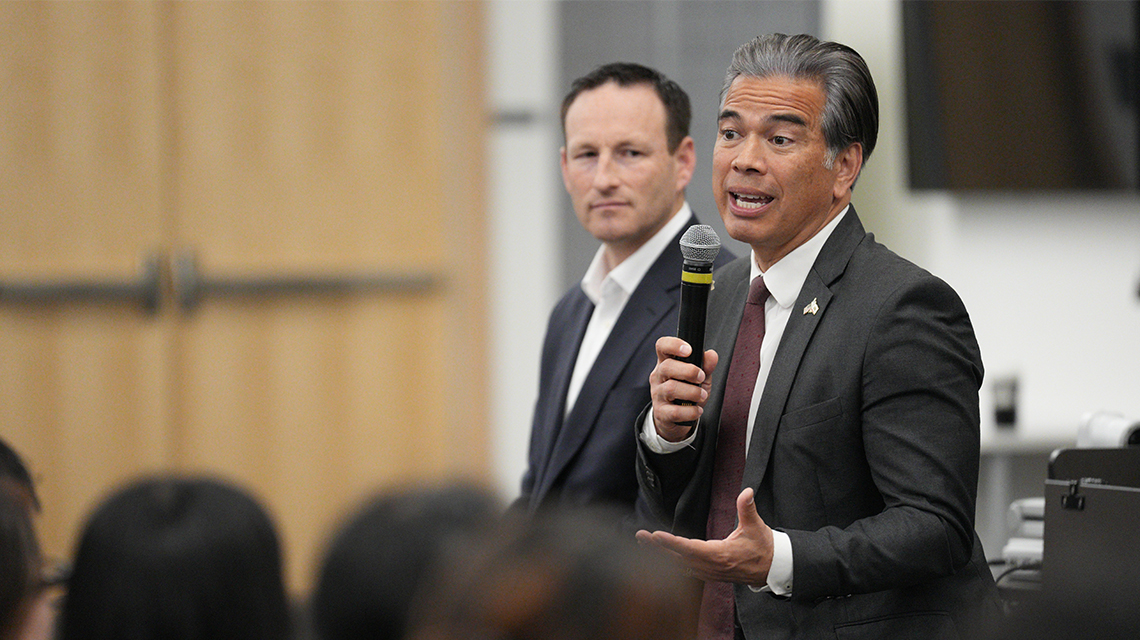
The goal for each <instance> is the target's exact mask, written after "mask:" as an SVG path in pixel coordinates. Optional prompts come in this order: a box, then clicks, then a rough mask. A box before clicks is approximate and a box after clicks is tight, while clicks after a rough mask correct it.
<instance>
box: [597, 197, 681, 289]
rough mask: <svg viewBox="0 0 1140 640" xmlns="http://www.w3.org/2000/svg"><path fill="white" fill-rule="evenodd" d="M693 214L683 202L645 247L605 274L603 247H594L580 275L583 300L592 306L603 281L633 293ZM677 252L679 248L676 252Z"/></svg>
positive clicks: (602, 285)
mask: <svg viewBox="0 0 1140 640" xmlns="http://www.w3.org/2000/svg"><path fill="white" fill-rule="evenodd" d="M692 215H693V213H692V210H691V209H690V208H689V203H688V202H687V201H686V202H684V203H682V204H681V208H680V209H679V210H678V211H677V213H675V214H673V217H672V218H670V219H669V222H666V223H665V226H664V227H661V228H660V229H659V230H658V231H657V233H655V234H653V237H652V238H650V239H649V240H647V241H646V242H645V244H643V245H641V246H640V247H638V249H637V251H634V252H633V254H631V255H630V256H629V257H628V258H626V259H625V260H622V261H621V264H619V265H618V266H616V267H614V268H613V269H612V270H610V272H609V273H608V274H607V273H605V268H606V260H605V255H604V254H605V250H606V247H605V245H602V246H600V247H598V251H597V252H596V253H595V254H594V259H593V261H592V262H590V268H588V269H586V274H585V275H583V276H582V291H584V292H585V293H586V297H588V298H589V299H590V301H591V302H593V303H594V304H598V302H599V301H600V300H601V299H602V293H603V291H604V287H605V284H606V281H607V280H608V281H610V282H612V283H613V284H616V285H617V286H618V287H620V288H621V290H622V291H624V292H625V294H626V295H630V294H632V293H633V290H634V289H636V288H637V285H638V283H640V282H641V279H642V278H643V277H645V274H646V272H648V271H649V267H652V266H653V263H654V262H656V261H657V257H658V256H660V255H661V253H662V252H663V251H664V250H665V248H666V245H668V244H669V241H670V240H672V239H673V238H674V236H676V235H677V234H678V233H680V232H681V228H682V227H684V226H685V222H687V221H688V219H689V218H690V217H691V216H692ZM678 251H680V249H678Z"/></svg>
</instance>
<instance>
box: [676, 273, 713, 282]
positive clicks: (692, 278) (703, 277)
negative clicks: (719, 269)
mask: <svg viewBox="0 0 1140 640" xmlns="http://www.w3.org/2000/svg"><path fill="white" fill-rule="evenodd" d="M712 276H713V274H712V273H711V272H710V273H693V272H692V271H681V282H691V283H693V284H712V281H713V277H712Z"/></svg>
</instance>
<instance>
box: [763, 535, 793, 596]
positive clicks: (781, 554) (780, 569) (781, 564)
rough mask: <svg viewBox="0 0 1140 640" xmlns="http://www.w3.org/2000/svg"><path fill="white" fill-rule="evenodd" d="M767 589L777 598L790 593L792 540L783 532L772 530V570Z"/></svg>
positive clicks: (769, 574) (769, 573)
mask: <svg viewBox="0 0 1140 640" xmlns="http://www.w3.org/2000/svg"><path fill="white" fill-rule="evenodd" d="M768 588H769V589H771V590H772V593H773V594H775V595H778V596H788V595H791V593H792V539H791V538H789V537H788V534H786V533H784V532H783V531H776V530H775V529H773V530H772V568H770V569H768Z"/></svg>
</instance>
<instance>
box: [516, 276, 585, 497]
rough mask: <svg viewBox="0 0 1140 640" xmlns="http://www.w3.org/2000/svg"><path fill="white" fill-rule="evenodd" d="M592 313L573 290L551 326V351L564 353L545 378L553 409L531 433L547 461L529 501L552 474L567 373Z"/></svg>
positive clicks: (582, 295)
mask: <svg viewBox="0 0 1140 640" xmlns="http://www.w3.org/2000/svg"><path fill="white" fill-rule="evenodd" d="M593 313H594V304H593V303H592V302H590V298H589V297H588V296H586V293H585V292H584V291H582V290H581V289H580V288H579V289H577V290H576V291H575V292H574V297H573V299H572V300H571V301H570V303H569V305H568V309H567V312H566V316H565V319H564V321H563V322H562V324H561V326H559V327H557V328H554V327H552V330H558V331H559V336H560V338H559V343H558V345H557V348H556V349H555V350H554V353H557V354H563V355H562V357H559V358H557V359H556V360H555V364H554V369H553V371H552V372H551V374H550V380H549V381H548V384H549V389H550V394H551V396H552V397H553V398H557V403H556V404H557V406H556V407H555V409H554V411H551V412H549V413H548V414H546V420H545V421H544V422H543V424H541V425H536V426H535V429H534V435H533V436H532V437H537V438H541V439H542V440H541V442H540V443H538V450H539V451H542V452H544V454H543V456H542V460H545V461H546V462H547V464H545V465H543V466H542V468H540V469H538V470H537V475H536V477H535V479H534V489H533V490H532V492H531V494H532V496H533V497H532V499H531V504H532V505H537V504H539V503H540V502H541V500H542V497H543V495H545V493H546V489H547V487H549V485H550V482H551V477H552V475H553V474H552V473H551V469H552V465H551V464H550V462H551V457H552V456H553V455H554V454H553V451H554V447H555V443H556V442H557V440H558V434H559V432H560V431H561V430H562V423H563V419H562V416H564V415H566V392H567V390H568V389H569V387H570V376H571V375H572V374H573V373H574V363H575V362H577V360H578V348H579V347H580V346H581V344H582V336H583V335H584V334H585V333H586V325H588V324H589V322H590V316H591V315H592V314H593Z"/></svg>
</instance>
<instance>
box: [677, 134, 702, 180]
mask: <svg viewBox="0 0 1140 640" xmlns="http://www.w3.org/2000/svg"><path fill="white" fill-rule="evenodd" d="M673 161H674V162H676V163H677V191H684V190H685V187H687V186H689V181H690V180H692V179H693V173H694V172H695V171H696V170H697V147H696V143H695V142H693V138H692V136H685V138H684V139H683V140H681V143H680V144H678V145H677V150H676V151H674V152H673Z"/></svg>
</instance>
